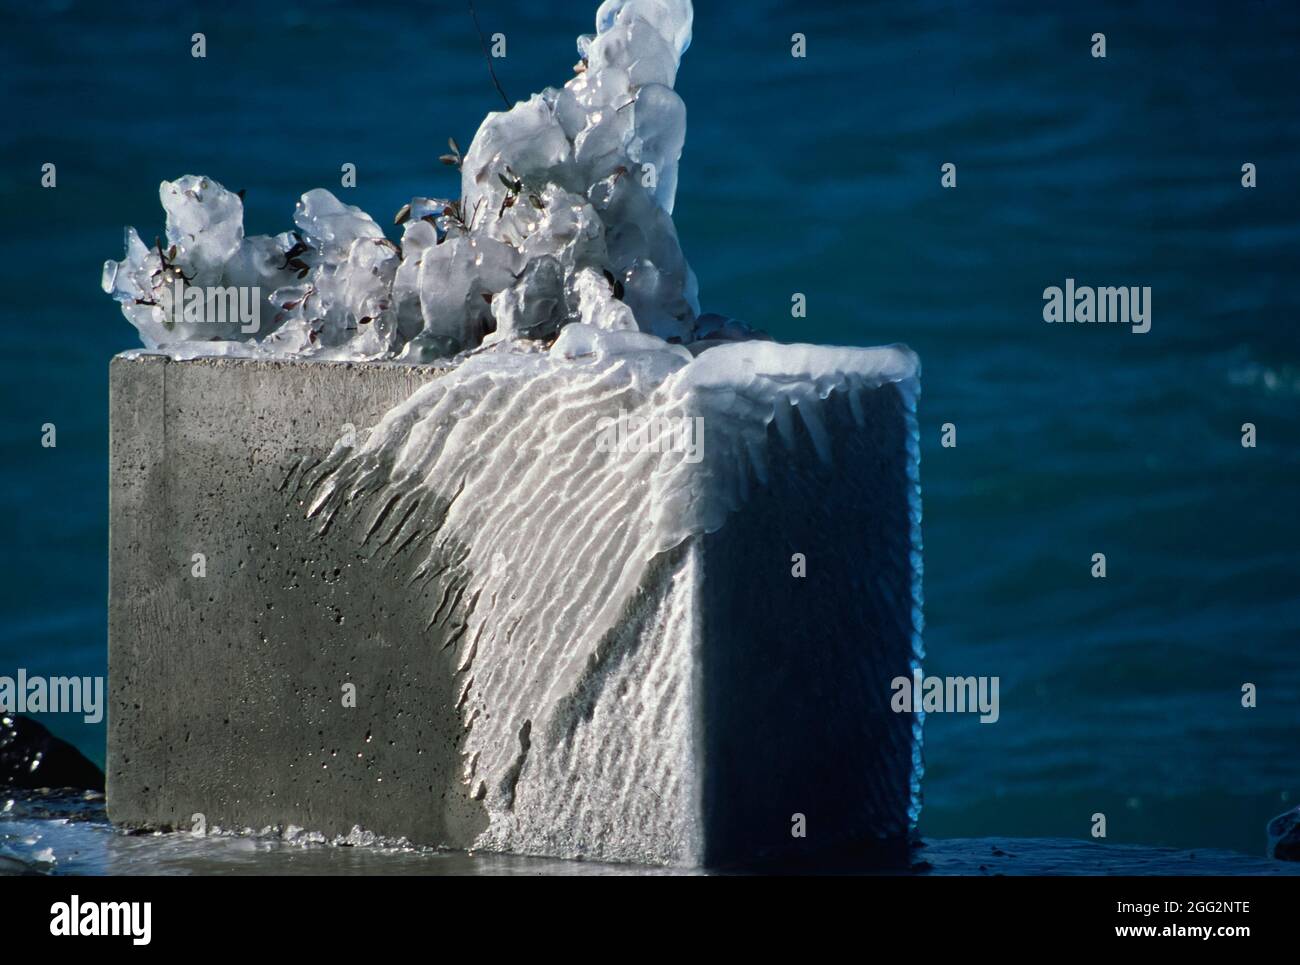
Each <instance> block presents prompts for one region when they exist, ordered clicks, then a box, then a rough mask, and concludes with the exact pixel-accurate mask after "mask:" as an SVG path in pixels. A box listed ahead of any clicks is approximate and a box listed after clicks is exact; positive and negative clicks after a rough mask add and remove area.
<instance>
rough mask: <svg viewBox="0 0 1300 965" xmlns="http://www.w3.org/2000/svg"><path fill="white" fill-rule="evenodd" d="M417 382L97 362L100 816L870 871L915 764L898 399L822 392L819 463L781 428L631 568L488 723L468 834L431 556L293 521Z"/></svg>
mask: <svg viewBox="0 0 1300 965" xmlns="http://www.w3.org/2000/svg"><path fill="white" fill-rule="evenodd" d="M442 374H443V370H440V369H438V368H435V367H420V366H403V365H395V364H356V363H330V362H303V361H293V362H282V361H250V360H233V359H196V360H191V361H173V360H169V359H166V358H164V357H162V356H152V355H132V356H121V357H118V358H116V359H114V360H113V362H112V364H111V378H110V385H111V388H110V393H111V401H110V405H111V436H110V460H111V482H110V486H111V493H110V514H111V527H110V607H109V691H110V700H109V709H108V719H109V736H108V754H107V772H108V773H107V796H108V809H109V815H110V817H111V818H112V820H114V821H115V822H117V823H119V824H123V825H130V826H154V827H158V826H162V827H180V828H189V827H191V826H192V825H193V824H194V823H195V820H196V819H195V817H194V816H195V815H202V821H203V824H204V825H205V826H207V827H209V828H211V827H213V826H220V827H223V828H236V829H242V828H254V829H261V828H263V827H266V826H278V827H282V828H283V827H287V826H289V825H297V826H300V827H304V828H307V829H309V830H313V831H320V832H323V833H324V834H326V835H330V836H332V835H336V834H346V833H348V831H349V830H351V829H352V828H353V827H354V826H360V827H362V828H364V829H366V830H369V831H373V832H375V833H377V834H380V835H383V836H386V837H391V838H398V837H405V838H407V839H409V840H410V841H411V842H413V843H416V844H422V845H430V846H438V847H447V848H458V849H468V848H474V847H482V846H485V843H486V844H487V846H489V847H495V848H498V849H501V850H510V851H516V852H519V853H531V854H544V855H554V856H559V857H587V858H591V859H599V860H614V861H642V862H649V863H661V864H672V865H688V866H692V865H701V864H707V865H727V864H751V863H755V862H759V861H763V860H778V861H784V860H795V861H797V860H801V859H804V858H810V859H811V858H814V857H824V856H826V855H828V854H830V855H839V856H844V855H847V854H854V855H860V856H863V860H873V861H874V860H888V861H894V860H900V859H901V856H902V855H903V853H904V847H905V843H906V840H907V837H908V833H909V829H910V827H911V825H912V823H913V822H914V819H915V813H916V807H917V803H918V794H919V778H920V729H919V726H918V724H917V722H916V720H915V719H914V718H913V716H912V715H910V714H896V713H893V712H892V711H891V710H890V706H889V703H890V697H891V690H890V681H891V680H892V679H893V678H894V677H897V676H907V675H910V673H911V668H912V666H913V665H914V663H915V661H916V660H917V659H918V653H917V650H918V647H919V635H918V629H919V628H918V623H919V616H918V612H917V607H918V604H919V572H918V571H919V550H920V547H919V529H918V525H919V506H918V504H917V494H916V483H915V480H916V447H915V440H914V429H915V423H914V418H913V415H912V412H911V409H910V403H909V402H908V400H907V398H906V396H905V394H904V393H903V392H900V390H899V388H898V387H897V386H896V385H893V384H887V385H884V386H882V387H881V388H879V389H877V390H874V391H873V392H871V393H870V395H869V397H868V398H867V400H866V402H865V413H863V412H859V413H858V416H865V422H864V425H865V428H860V427H859V423H858V421H857V420H855V419H854V418H853V416H852V415H851V414H850V412H849V404H848V403H847V402H841V403H836V401H835V400H834V399H831V400H830V401H829V403H828V408H827V417H826V419H825V425H826V430H827V432H828V433H829V434H830V435H831V436H832V438H834V439H835V442H836V445H837V455H836V460H835V461H834V462H833V463H831V464H827V463H824V462H822V461H819V460H818V459H817V458H816V457H815V455H814V454H813V448H814V447H813V442H812V440H811V439H810V438H808V436H807V432H806V430H804V429H802V428H799V427H796V436H797V439H796V442H795V445H794V449H793V450H792V451H791V452H790V453H789V458H788V459H785V460H783V461H782V462H781V463H780V464H778V465H776V466H774V467H773V471H772V473H771V479H770V480H769V483H768V485H767V486H765V487H763V488H761V489H759V490H758V491H756V492H755V493H753V494H752V496H751V498H750V499H749V500H748V501H747V502H746V503H745V504H744V505H743V506H742V507H741V508H739V509H738V510H737V511H736V513H735V514H734V515H733V516H732V517H731V518H730V519H729V520H728V522H727V524H726V525H725V526H723V527H722V528H721V529H719V530H717V531H716V532H713V533H709V534H707V535H700V536H693V537H690V538H689V539H687V540H686V541H685V542H684V543H682V544H681V545H679V546H677V547H676V548H675V549H673V550H672V551H670V552H667V553H664V554H662V555H661V557H659V558H657V559H656V560H654V561H653V563H652V565H650V566H648V567H647V568H646V571H645V574H644V576H643V578H642V582H641V585H640V588H639V591H638V593H637V596H636V599H635V601H634V603H633V604H632V605H630V606H629V607H628V609H627V612H626V614H625V616H624V618H623V619H622V621H621V622H620V624H619V627H618V629H617V631H616V632H614V633H612V634H610V637H609V639H608V640H607V641H604V642H603V643H602V650H601V653H602V659H601V662H600V664H599V666H594V667H592V668H589V669H590V671H591V672H590V673H589V674H588V676H587V679H586V680H585V681H584V683H583V686H582V688H581V690H580V692H579V693H577V694H575V695H574V696H573V698H572V700H571V703H572V704H573V708H572V713H571V717H570V720H571V723H570V725H569V726H568V728H567V729H566V730H564V732H563V733H562V734H560V735H559V736H558V737H557V736H556V734H554V733H548V734H547V735H542V734H540V733H532V734H530V732H529V728H528V727H527V726H525V727H524V728H522V731H521V732H520V733H519V734H518V735H516V736H517V739H518V747H517V748H516V749H515V750H516V752H517V755H518V758H517V765H516V766H515V767H514V768H513V769H512V773H511V775H510V781H511V786H510V788H509V789H508V791H509V794H508V799H509V801H510V804H511V806H512V807H513V810H514V813H513V814H512V815H511V816H510V821H511V822H512V823H511V824H510V827H509V829H508V833H494V834H492V835H487V834H486V832H487V831H488V828H489V824H490V822H491V820H492V816H491V815H490V814H489V813H488V809H487V806H486V804H485V802H484V800H483V799H482V795H481V792H478V793H476V789H475V787H474V786H473V784H472V783H470V782H467V781H466V780H465V779H464V770H465V764H466V762H465V760H464V755H463V742H464V734H465V727H466V724H467V722H466V721H465V720H464V719H462V713H461V708H460V701H461V700H462V695H463V692H464V679H463V673H464V671H463V666H462V665H461V664H460V663H458V660H457V657H456V653H457V649H458V647H457V646H454V645H453V644H456V643H457V639H458V635H459V634H461V633H463V632H464V628H465V626H466V625H467V624H466V620H464V619H461V618H460V617H459V616H458V615H457V611H458V609H459V608H463V607H465V606H467V605H472V604H467V603H466V602H465V601H463V600H461V599H460V598H459V596H458V595H457V593H456V590H457V589H458V587H463V584H458V583H457V582H456V581H457V579H459V578H461V577H458V576H457V575H456V571H455V567H454V566H452V565H451V563H452V562H453V561H451V560H449V561H448V565H447V566H446V567H437V566H434V567H432V569H431V568H430V566H429V559H428V553H427V544H426V542H425V540H426V538H427V536H428V533H427V531H426V530H427V529H428V528H429V527H427V526H423V525H422V524H418V523H417V519H416V517H414V516H412V518H411V521H410V522H408V521H407V520H406V519H405V518H403V519H401V520H398V521H397V522H396V525H391V526H390V525H388V524H385V526H384V527H382V528H380V527H378V525H377V524H376V526H375V527H372V529H373V530H374V532H373V533H367V534H362V536H361V537H359V536H358V532H357V531H356V528H355V527H351V526H346V525H337V526H329V525H326V526H324V527H322V526H321V525H320V524H319V520H316V521H312V520H308V519H307V508H308V497H309V492H308V490H309V488H310V483H311V479H312V477H313V473H314V472H317V471H318V467H319V466H320V465H321V464H322V462H323V461H324V460H326V459H327V457H328V455H329V453H330V451H331V448H332V447H333V446H334V444H335V443H336V441H337V440H338V439H339V438H340V436H341V435H343V434H344V433H345V431H346V428H345V427H346V426H348V425H351V426H354V427H356V428H358V429H361V428H365V427H367V426H370V425H373V424H374V423H376V422H377V421H378V420H379V419H380V417H381V416H383V415H384V413H385V412H387V411H388V410H389V409H390V408H391V407H392V406H394V405H395V404H397V403H400V402H402V401H403V400H404V399H406V398H407V397H408V396H409V395H410V394H411V393H412V392H413V391H414V390H415V389H417V388H418V387H419V386H420V385H422V384H425V383H427V382H429V381H430V380H434V379H438V378H439V377H440V376H441V375H442ZM771 431H772V432H773V433H775V431H776V430H775V428H773V429H772V430H771ZM411 509H412V510H414V507H411ZM425 511H426V512H427V508H426V510H425ZM385 512H387V510H385ZM399 512H404V510H402V509H401V508H400V506H399V508H398V509H396V510H394V511H393V515H394V516H395V515H396V514H397V513H399ZM382 515H383V514H381V517H382ZM389 522H390V523H391V522H392V521H391V520H390V521H389ZM433 525H436V520H435V524H433ZM386 532H387V533H388V534H389V538H387V539H385V533H386ZM422 547H423V548H422ZM796 553H800V554H804V556H805V557H806V559H807V561H808V562H807V576H806V577H803V578H796V577H793V576H792V571H791V568H792V556H793V555H794V554H796ZM441 570H446V572H445V573H440V571H441ZM479 606H480V607H482V606H484V604H483V603H482V602H480V603H479ZM431 614H432V615H434V617H433V619H431ZM490 618H491V614H490V612H489V614H488V619H490ZM540 657H541V659H543V660H544V659H545V654H542V655H540ZM348 687H353V688H355V693H356V706H355V707H351V706H347V705H346V701H345V699H344V698H345V697H346V694H347V690H348ZM516 785H517V787H516ZM799 816H802V817H801V818H800V817H799ZM797 827H802V828H803V829H805V836H802V837H800V836H796V834H795V833H794V831H795V829H796V828H797Z"/></svg>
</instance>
